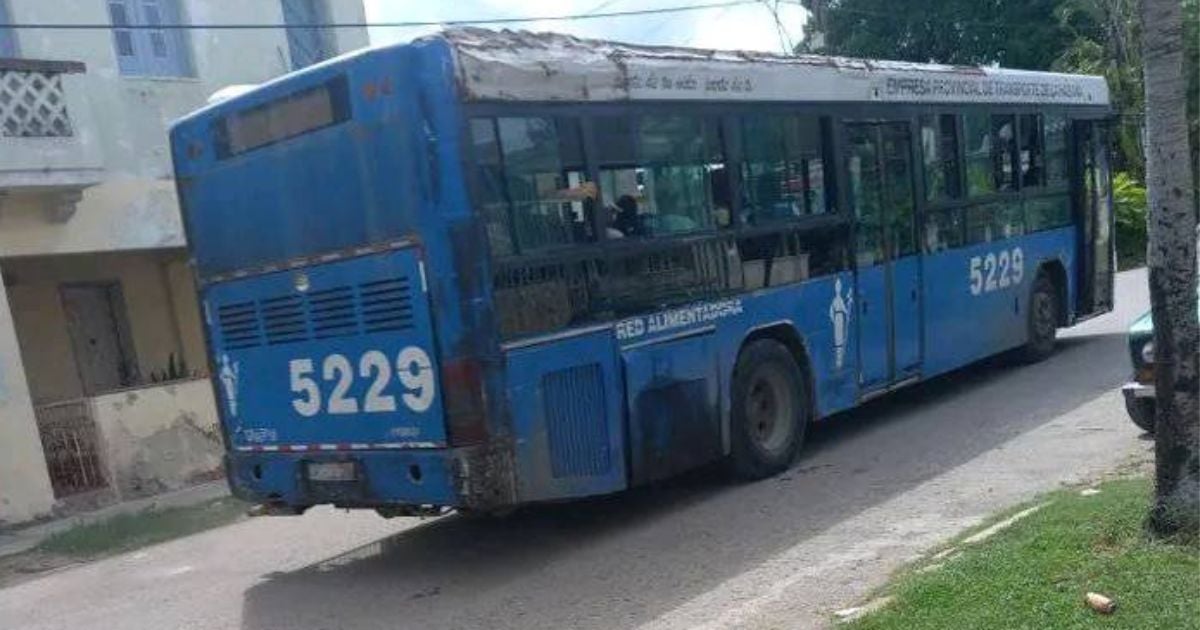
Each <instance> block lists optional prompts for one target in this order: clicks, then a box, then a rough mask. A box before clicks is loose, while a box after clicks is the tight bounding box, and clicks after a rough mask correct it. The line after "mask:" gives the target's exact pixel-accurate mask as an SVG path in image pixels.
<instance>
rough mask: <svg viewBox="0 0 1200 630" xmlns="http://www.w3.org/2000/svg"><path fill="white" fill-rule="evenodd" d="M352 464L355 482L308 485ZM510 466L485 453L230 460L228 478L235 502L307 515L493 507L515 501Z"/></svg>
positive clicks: (260, 455)
mask: <svg viewBox="0 0 1200 630" xmlns="http://www.w3.org/2000/svg"><path fill="white" fill-rule="evenodd" d="M347 461H349V462H354V464H355V467H356V469H357V472H358V474H357V479H356V480H354V481H349V482H340V481H339V482H321V481H313V480H310V479H309V478H308V474H307V466H308V464H309V463H310V462H347ZM508 461H509V458H508V457H507V456H506V455H504V454H499V455H498V454H497V452H496V451H495V450H494V449H493V450H488V451H484V450H483V449H481V448H477V447H476V448H460V449H414V450H371V451H340V452H232V453H227V454H226V456H225V470H226V475H227V477H228V479H229V487H230V489H231V491H232V492H233V494H234V496H236V497H238V498H240V499H243V500H246V501H250V502H253V503H268V504H272V505H277V506H279V505H285V506H289V507H293V508H300V509H303V508H307V507H309V506H313V505H320V504H332V505H336V506H338V507H347V508H358V507H361V508H378V507H394V506H448V507H473V508H479V507H495V506H499V505H507V504H510V503H512V502H513V501H514V499H515V497H514V496H513V492H512V487H513V484H512V479H511V475H509V474H505V472H506V471H507V470H511V466H506V465H504V464H505V462H508Z"/></svg>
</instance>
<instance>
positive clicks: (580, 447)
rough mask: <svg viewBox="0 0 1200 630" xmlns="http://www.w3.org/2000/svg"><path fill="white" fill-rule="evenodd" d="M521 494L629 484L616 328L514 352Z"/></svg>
mask: <svg viewBox="0 0 1200 630" xmlns="http://www.w3.org/2000/svg"><path fill="white" fill-rule="evenodd" d="M506 363H507V365H506V368H507V370H506V373H507V375H508V405H509V415H510V417H511V419H512V423H513V442H514V443H515V447H514V448H515V450H516V454H515V457H514V461H515V464H514V465H515V466H516V476H517V500H518V501H521V502H525V501H546V500H552V499H563V498H569V497H583V496H589V495H595V494H605V493H609V492H615V491H617V490H621V489H624V488H625V486H626V481H625V448H624V445H625V440H626V438H625V422H624V419H625V415H624V413H623V410H622V403H623V401H624V395H623V392H624V388H623V387H622V384H621V375H620V373H619V370H620V368H619V365H618V362H617V352H616V344H615V342H614V340H613V333H612V330H611V329H608V328H603V329H598V330H596V331H594V332H590V333H585V334H582V335H580V336H576V337H570V338H567V339H562V340H560V341H553V342H548V343H545V344H540V345H536V346H531V347H527V348H519V349H515V350H511V351H509V353H508V355H507V361H506Z"/></svg>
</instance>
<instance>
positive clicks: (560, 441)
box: [542, 363, 612, 479]
mask: <svg viewBox="0 0 1200 630" xmlns="http://www.w3.org/2000/svg"><path fill="white" fill-rule="evenodd" d="M542 405H543V406H542V410H543V413H544V414H545V418H546V432H547V434H549V437H550V469H551V472H552V474H553V475H554V477H555V478H556V479H561V478H563V477H594V476H597V475H604V474H607V473H608V472H609V469H610V468H611V467H612V454H611V452H610V450H609V435H608V422H607V414H606V413H605V401H604V376H603V374H602V372H601V371H600V365H599V364H598V363H591V364H588V365H580V366H576V367H571V368H567V369H565V370H558V371H555V372H550V373H548V374H546V375H545V376H543V377H542Z"/></svg>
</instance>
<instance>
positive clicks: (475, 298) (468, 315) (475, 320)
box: [411, 40, 511, 442]
mask: <svg viewBox="0 0 1200 630" xmlns="http://www.w3.org/2000/svg"><path fill="white" fill-rule="evenodd" d="M411 48H412V49H413V63H412V64H411V70H412V72H413V73H414V78H413V79H412V81H411V82H412V84H413V85H416V86H418V87H419V88H420V90H419V92H418V93H417V94H416V98H415V99H414V100H415V101H416V107H417V110H418V113H419V119H420V120H421V121H422V124H421V125H419V126H414V127H416V128H415V129H414V130H413V132H414V133H416V134H418V135H420V140H419V141H418V144H419V145H420V151H421V153H422V154H423V156H424V158H425V159H422V160H419V162H420V163H421V165H422V168H423V169H424V173H423V179H424V180H425V181H426V182H427V183H428V186H429V188H430V197H431V201H432V205H433V208H432V209H431V211H428V212H425V213H424V215H423V216H422V219H421V220H422V221H424V223H423V225H422V234H424V235H425V238H426V248H427V251H428V256H429V267H430V274H429V284H430V291H429V292H430V295H431V299H432V300H433V305H434V312H435V313H436V315H437V330H436V331H435V332H436V335H437V340H438V344H439V351H440V353H441V358H442V362H443V364H444V365H445V364H455V363H462V362H468V363H469V362H475V363H477V364H478V365H479V366H481V370H480V371H481V377H482V379H483V383H482V387H483V390H484V391H483V396H482V405H483V407H484V409H483V410H482V413H477V412H478V411H479V410H477V409H471V408H470V406H467V407H468V408H467V409H466V410H465V411H464V412H463V413H458V412H456V411H455V410H453V409H451V410H448V412H447V418H446V423H447V428H448V431H449V432H450V438H451V441H452V442H455V441H456V438H458V437H461V436H463V435H478V434H479V433H480V432H485V433H486V434H488V435H491V436H499V435H506V434H508V433H509V432H510V430H511V427H510V426H508V424H507V423H508V422H509V421H510V418H509V416H508V413H507V409H506V408H505V404H506V403H505V387H506V381H505V376H504V374H503V370H502V369H501V366H502V364H503V357H502V356H501V352H500V349H499V344H498V334H497V332H496V331H497V325H496V322H495V313H494V311H493V304H494V301H493V300H492V294H491V291H492V270H491V264H490V257H489V256H488V255H487V251H488V241H487V236H486V231H485V228H484V227H483V225H482V221H481V219H480V218H479V217H478V215H477V214H476V213H475V212H473V211H472V209H471V200H470V198H469V194H468V189H467V186H466V184H465V182H466V181H468V175H467V173H465V172H464V170H463V162H462V156H463V146H464V144H465V143H466V142H467V140H464V138H463V137H462V133H463V130H462V124H463V112H462V106H461V103H460V102H459V99H458V93H457V91H456V90H457V87H456V86H457V83H456V81H457V78H456V76H455V74H454V62H453V55H452V53H451V51H450V48H449V45H448V44H447V43H446V42H445V41H443V40H431V41H420V42H416V43H414V44H413V45H412V47H411ZM481 424H482V425H484V426H480V425H481Z"/></svg>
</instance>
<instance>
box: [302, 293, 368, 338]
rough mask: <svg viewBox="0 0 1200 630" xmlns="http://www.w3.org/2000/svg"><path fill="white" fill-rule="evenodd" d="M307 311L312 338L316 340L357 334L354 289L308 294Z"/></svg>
mask: <svg viewBox="0 0 1200 630" xmlns="http://www.w3.org/2000/svg"><path fill="white" fill-rule="evenodd" d="M308 309H309V317H310V318H311V319H312V326H313V336H314V337H317V338H318V339H324V338H326V337H339V336H341V335H353V334H354V333H356V332H358V312H357V309H356V308H355V300H354V289H352V288H350V287H338V288H336V289H328V290H325V291H313V292H312V293H310V294H308Z"/></svg>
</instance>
